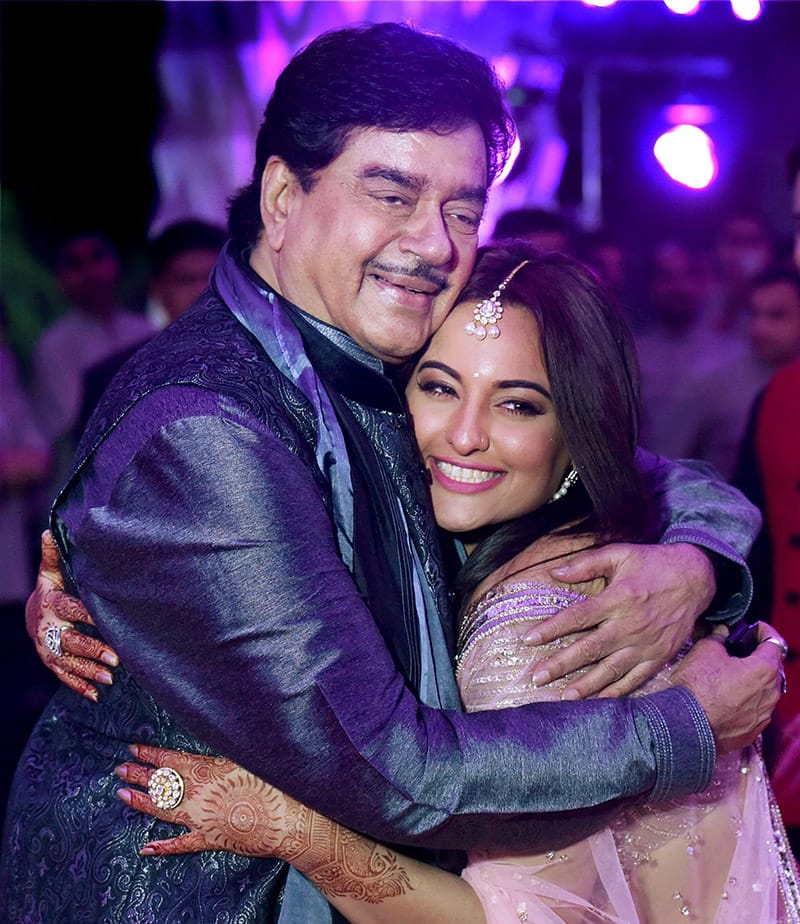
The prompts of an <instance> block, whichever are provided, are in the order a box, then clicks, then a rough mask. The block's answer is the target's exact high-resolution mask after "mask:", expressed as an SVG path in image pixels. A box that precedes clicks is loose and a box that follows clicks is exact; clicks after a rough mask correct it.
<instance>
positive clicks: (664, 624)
mask: <svg viewBox="0 0 800 924" xmlns="http://www.w3.org/2000/svg"><path fill="white" fill-rule="evenodd" d="M638 463H639V466H640V468H641V470H642V472H643V474H644V475H645V477H646V479H647V482H648V484H649V486H650V488H651V490H652V491H653V493H654V495H655V498H656V502H657V509H658V510H659V512H660V515H661V520H660V524H659V528H660V533H661V540H660V544H659V545H631V544H626V543H615V544H611V545H608V546H605V547H604V548H601V549H597V550H593V551H590V552H585V553H582V554H581V555H578V556H575V558H574V560H573V562H572V563H571V564H570V565H569V566H567V567H565V568H553V570H552V576H553V578H554V580H558V581H564V582H566V583H571V582H581V581H587V580H591V579H593V578H597V577H602V578H604V579H605V581H606V582H607V584H608V586H607V587H606V589H605V590H604V591H603V592H602V593H601V594H599V595H598V596H597V597H593V598H592V599H591V600H588V601H586V602H585V603H582V604H580V605H578V606H573V607H570V608H569V609H567V610H565V611H564V612H563V613H560V614H558V615H557V616H555V617H553V619H551V620H549V621H548V622H546V623H543V624H542V626H541V631H540V633H539V634H538V635H537V636H536V638H535V640H534V641H535V643H536V644H541V643H542V642H549V641H552V640H553V639H555V638H558V637H561V636H563V635H567V634H569V633H571V632H576V631H579V630H594V631H591V632H587V634H586V635H584V636H583V637H582V638H581V639H580V640H579V641H577V642H575V643H573V644H572V645H570V646H568V647H566V648H564V649H562V650H561V651H560V652H558V653H557V654H555V655H553V656H552V657H551V658H548V659H547V660H546V661H543V662H542V664H541V665H540V667H539V669H538V671H537V674H536V675H535V679H536V681H537V682H542V683H543V682H545V681H546V680H548V679H550V678H554V677H560V676H563V675H564V674H566V673H568V672H570V671H575V670H578V669H579V668H585V667H589V670H587V671H586V673H585V674H583V675H582V676H581V677H580V678H579V679H578V680H576V681H575V682H574V683H572V684H570V685H569V687H568V688H567V690H566V691H565V695H566V697H568V698H573V697H574V698H576V699H577V698H580V697H586V696H591V695H598V696H602V697H606V696H624V695H626V694H628V693H630V692H631V691H632V690H634V689H636V688H637V687H639V686H641V684H642V683H644V682H645V681H646V680H648V679H649V678H650V677H652V676H653V675H654V674H655V673H656V672H657V671H658V670H659V669H660V668H661V667H663V665H664V664H665V663H666V662H667V661H668V660H670V659H671V658H672V657H674V656H675V654H676V653H677V652H678V650H679V649H680V647H681V645H682V644H683V643H684V642H685V641H686V639H687V638H688V637H689V636H690V634H691V633H692V631H693V629H694V627H695V624H696V622H697V620H698V618H699V617H700V616H704V615H707V616H708V617H709V618H710V619H712V620H715V621H717V622H725V623H731V622H734V621H735V620H737V619H738V618H740V617H741V615H742V614H743V613H744V612H745V610H746V609H747V606H748V604H749V602H750V600H751V598H752V579H751V577H750V572H749V570H748V568H747V565H746V564H745V557H746V555H747V553H748V551H749V548H750V545H751V543H752V542H753V540H754V539H755V536H756V534H757V533H758V530H759V527H760V524H761V515H760V513H759V511H758V509H757V508H756V507H754V506H753V505H752V504H751V503H750V502H749V501H748V500H747V499H746V498H745V497H744V496H743V495H742V494H741V493H740V492H739V491H737V490H736V489H735V488H733V487H732V486H731V485H729V484H727V483H725V482H724V481H722V480H721V479H720V478H719V477H718V476H717V474H716V472H715V471H714V469H713V468H711V467H710V466H708V465H707V464H706V463H703V462H693V461H684V462H680V463H679V462H672V461H670V460H668V459H664V458H661V457H658V456H654V455H652V454H650V453H647V452H644V451H643V450H640V451H639V455H638Z"/></svg>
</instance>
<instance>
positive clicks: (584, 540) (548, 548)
mask: <svg viewBox="0 0 800 924" xmlns="http://www.w3.org/2000/svg"><path fill="white" fill-rule="evenodd" d="M596 538H597V537H596V536H593V535H587V534H583V535H569V536H564V535H561V536H559V535H550V536H544V537H542V538H541V539H538V540H537V541H536V542H534V543H533V544H532V545H530V546H528V548H526V549H524V550H523V551H522V552H520V553H519V554H518V555H516V556H515V557H514V558H512V559H511V561H509V562H507V563H506V564H505V565H503V566H502V567H500V568H498V569H497V570H496V571H495V572H493V573H492V574H491V575H489V577H488V578H487V579H486V580H485V581H483V582H482V583H481V584H480V585H479V586H478V587H477V588H476V589H475V593H474V594H473V597H472V601H473V603H476V602H477V601H478V600H479V599H481V598H482V597H483V596H484V595H485V594H486V593H487V591H489V590H492V591H494V593H495V595H496V594H498V593H508V592H512V593H515V594H516V593H521V592H523V591H524V588H525V587H526V586H528V587H530V588H531V589H537V588H539V587H542V588H545V589H546V588H551V589H553V590H562V591H571V592H574V593H575V594H578V595H580V596H584V597H594V596H596V595H597V594H599V593H600V592H601V591H602V590H603V588H604V587H605V583H606V582H605V580H604V579H603V578H602V577H599V578H596V579H594V580H591V581H583V582H581V583H580V584H565V583H563V582H562V581H559V580H558V579H557V578H556V577H555V576H554V575H553V570H554V569H555V568H559V567H561V566H562V565H565V564H567V563H568V562H569V561H571V560H572V559H573V558H574V557H575V556H576V555H578V554H580V553H581V552H582V551H585V550H586V549H589V548H592V547H593V546H595V545H596Z"/></svg>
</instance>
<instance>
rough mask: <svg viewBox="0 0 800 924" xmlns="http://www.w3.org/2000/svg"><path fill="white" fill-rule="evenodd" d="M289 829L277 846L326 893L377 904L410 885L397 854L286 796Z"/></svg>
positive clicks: (284, 855) (402, 893) (331, 895)
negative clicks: (290, 825)
mask: <svg viewBox="0 0 800 924" xmlns="http://www.w3.org/2000/svg"><path fill="white" fill-rule="evenodd" d="M287 822H288V823H289V824H293V825H294V829H293V830H290V831H287V834H286V838H285V839H284V841H283V842H282V843H281V845H280V848H279V849H280V852H281V855H282V857H283V859H285V860H286V861H287V862H288V863H291V864H292V866H294V867H295V868H296V869H298V870H300V872H301V873H303V874H304V875H305V876H306V877H307V878H308V879H310V880H311V882H313V883H314V885H315V886H316V887H317V888H318V889H319V890H320V892H322V894H323V895H325V896H327V897H328V898H351V899H355V900H356V901H363V902H368V903H370V904H378V903H380V902H382V901H384V900H385V899H387V898H396V897H397V896H400V895H404V894H405V893H406V892H409V891H411V889H412V887H411V882H410V880H409V878H408V874H407V873H406V871H405V870H404V869H403V868H402V866H401V865H400V863H399V862H398V857H397V854H395V853H394V851H392V850H390V849H389V848H388V847H385V846H383V845H382V844H377V843H375V841H372V840H370V839H369V838H367V837H364V836H363V835H360V834H356V833H355V832H354V831H350V830H349V829H348V828H344V827H342V826H341V825H339V824H337V823H336V822H335V821H332V820H331V819H329V818H325V817H324V816H323V815H319V814H318V813H317V812H315V811H313V809H310V808H308V807H307V806H304V805H301V804H300V803H298V802H295V801H294V800H290V804H289V805H288V806H287Z"/></svg>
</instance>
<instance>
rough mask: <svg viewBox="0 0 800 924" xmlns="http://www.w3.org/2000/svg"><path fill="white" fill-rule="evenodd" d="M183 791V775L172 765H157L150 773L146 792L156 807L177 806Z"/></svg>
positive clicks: (169, 807) (171, 807) (168, 807)
mask: <svg viewBox="0 0 800 924" xmlns="http://www.w3.org/2000/svg"><path fill="white" fill-rule="evenodd" d="M183 791H184V786H183V777H182V776H181V775H180V773H178V771H177V770H173V769H172V767H159V768H158V769H157V770H154V771H153V772H152V773H151V774H150V782H149V783H148V784H147V793H148V795H149V796H150V798H151V800H152V802H153V805H155V807H156V808H160V809H174V808H177V807H178V806H179V805H180V804H181V800H182V799H183Z"/></svg>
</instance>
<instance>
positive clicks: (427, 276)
mask: <svg viewBox="0 0 800 924" xmlns="http://www.w3.org/2000/svg"><path fill="white" fill-rule="evenodd" d="M367 268H368V269H375V270H378V272H381V273H387V274H388V275H390V276H405V277H406V278H407V279H424V280H425V281H426V282H430V283H433V285H435V286H436V287H437V288H438V289H440V290H441V291H442V292H445V291H447V289H449V288H450V283H449V282H448V281H447V276H445V275H444V273H441V272H440V271H439V270H437V269H436V268H435V267H433V266H431V264H430V263H422V262H418V263H415V264H414V266H411V267H408V266H392V265H391V264H389V263H379V262H378V261H377V260H370V261H369V263H367Z"/></svg>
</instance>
